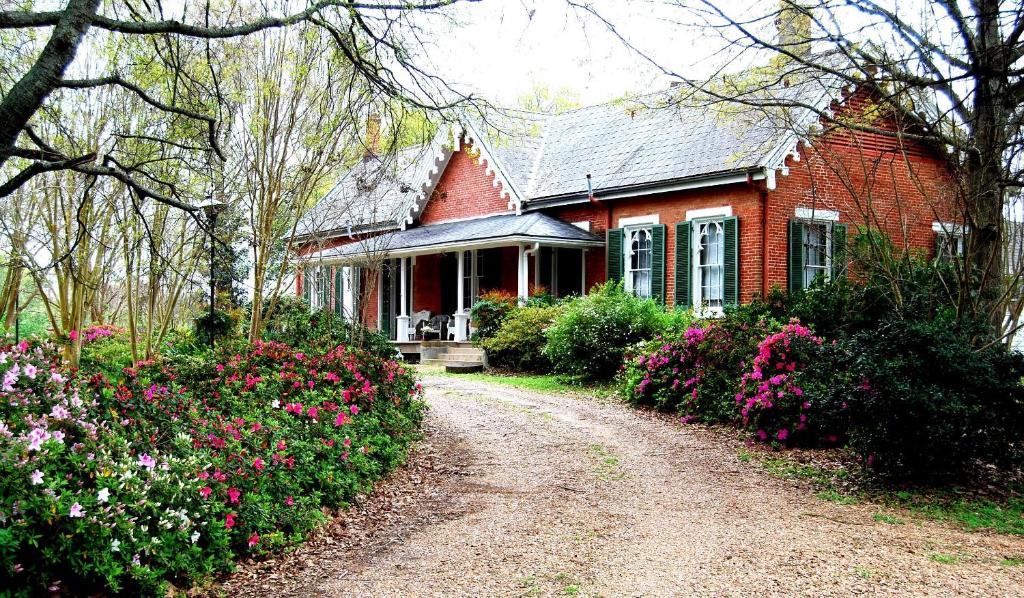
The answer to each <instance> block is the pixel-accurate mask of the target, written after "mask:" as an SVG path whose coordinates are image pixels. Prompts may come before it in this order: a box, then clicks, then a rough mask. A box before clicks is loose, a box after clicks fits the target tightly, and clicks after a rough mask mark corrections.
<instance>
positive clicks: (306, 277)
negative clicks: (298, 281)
mask: <svg viewBox="0 0 1024 598" xmlns="http://www.w3.org/2000/svg"><path fill="white" fill-rule="evenodd" d="M312 270H313V269H312V268H310V267H309V266H306V267H304V268H302V298H303V299H304V300H305V301H306V307H309V305H310V304H311V303H312V302H313V279H312V274H313V272H312Z"/></svg>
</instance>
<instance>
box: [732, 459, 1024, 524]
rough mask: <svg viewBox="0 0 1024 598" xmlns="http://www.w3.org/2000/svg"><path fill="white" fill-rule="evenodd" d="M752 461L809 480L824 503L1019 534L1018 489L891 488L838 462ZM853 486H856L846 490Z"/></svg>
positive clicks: (885, 519) (1023, 493)
mask: <svg viewBox="0 0 1024 598" xmlns="http://www.w3.org/2000/svg"><path fill="white" fill-rule="evenodd" d="M738 457H739V460H740V461H742V462H749V461H751V460H753V459H754V458H755V455H753V454H752V453H750V452H748V451H746V450H742V451H740V452H739V454H738ZM758 461H759V463H760V465H761V467H763V468H764V469H765V471H767V472H768V473H769V474H770V475H773V476H775V477H779V478H784V479H798V480H804V481H807V482H809V483H810V484H811V485H813V486H814V487H815V488H816V489H817V490H818V492H817V494H816V496H817V497H818V498H819V499H822V500H827V501H829V502H834V503H838V504H854V503H857V502H861V501H872V502H877V503H879V504H881V505H884V506H886V507H889V508H892V509H900V510H903V511H905V512H906V513H908V514H910V515H912V516H913V517H916V518H920V519H930V520H934V521H946V522H949V523H953V524H956V525H958V526H960V527H962V528H964V529H966V530H968V531H975V530H989V531H994V532H998V533H1001V534H1009V535H1015V536H1024V488H1016V489H1011V490H1012V491H1013V492H1011V496H1009V497H1007V498H998V499H995V498H982V497H972V496H965V495H964V494H963V493H962V492H961V491H957V490H956V489H938V490H935V489H929V490H925V489H922V490H915V491H909V490H893V489H892V488H887V487H884V486H880V485H878V484H877V483H874V482H871V481H869V480H867V479H864V480H861V479H860V477H859V476H857V474H855V473H853V472H851V470H849V469H846V468H844V467H837V468H826V467H822V466H819V465H814V464H807V463H801V462H799V461H797V460H795V459H793V458H789V457H785V456H782V457H777V456H765V457H762V458H760V459H758ZM858 486H860V487H861V489H860V490H857V491H854V490H850V488H851V487H858ZM873 519H874V521H876V522H878V523H886V524H890V525H902V524H904V523H905V521H904V520H903V519H902V518H900V517H897V516H895V515H889V514H885V513H876V514H875V515H873Z"/></svg>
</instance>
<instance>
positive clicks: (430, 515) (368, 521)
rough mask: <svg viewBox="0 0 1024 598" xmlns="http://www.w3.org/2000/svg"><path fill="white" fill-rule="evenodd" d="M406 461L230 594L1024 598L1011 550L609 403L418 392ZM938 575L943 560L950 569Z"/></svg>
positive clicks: (1023, 580) (252, 567)
mask: <svg viewBox="0 0 1024 598" xmlns="http://www.w3.org/2000/svg"><path fill="white" fill-rule="evenodd" d="M424 386H425V387H426V388H427V400H428V401H429V403H430V407H431V409H430V414H429V416H428V418H427V422H426V430H427V439H426V440H425V441H424V443H422V445H421V446H420V447H419V448H418V449H417V451H416V452H415V453H414V454H413V456H412V459H411V462H410V465H409V466H408V467H407V468H404V469H403V470H401V471H399V472H397V473H396V474H395V475H394V476H393V477H392V479H391V480H389V481H388V482H386V483H384V484H382V486H381V487H380V488H379V489H378V491H377V492H376V493H375V495H374V496H372V497H370V498H368V499H366V500H365V501H364V503H363V504H362V505H360V506H357V507H355V508H353V509H352V510H351V511H350V512H349V513H346V514H345V515H344V516H343V517H340V518H339V519H338V521H337V522H336V523H335V524H334V525H333V526H332V527H329V528H327V529H326V530H325V531H324V532H323V533H322V534H321V535H320V536H319V537H318V538H315V539H313V540H312V541H311V542H309V543H308V544H306V545H304V546H303V547H301V548H300V549H298V550H297V551H296V552H295V553H294V554H291V555H288V556H286V557H281V558H279V559H277V560H274V561H269V562H264V563H257V564H249V565H246V566H243V567H242V568H241V570H240V572H239V573H238V574H236V575H235V576H233V577H232V578H231V579H229V580H228V581H227V582H226V584H225V585H224V586H223V587H222V588H221V590H223V591H224V592H226V593H227V594H229V595H239V594H243V595H261V596H265V595H295V596H311V595H316V594H319V595H324V596H351V595H360V596H364V595H365V596H406V595H408V596H432V595H487V596H491V595H497V596H550V595H574V594H575V595H581V596H590V595H594V596H596V595H601V596H668V595H686V596H692V595H700V596H704V595H707V596H726V595H729V596H732V595H735V596H752V595H757V596H776V595H778V596H782V595H794V594H796V595H808V596H848V595H850V594H886V595H928V596H948V595H975V596H1024V566H1020V565H1018V566H1011V565H1006V564H1003V563H1004V559H1007V558H1014V559H1022V558H1024V539H1022V538H1018V537H1012V536H1001V535H996V534H987V533H977V532H975V533H969V532H964V531H961V530H959V529H956V528H954V527H951V526H948V525H945V524H941V523H931V522H924V523H916V522H909V523H906V524H903V525H893V524H888V523H884V522H878V521H875V520H874V519H873V515H874V514H875V513H877V512H878V508H877V507H876V506H873V505H870V504H856V505H840V504H836V503H833V502H827V501H823V500H820V499H818V498H815V496H814V494H813V491H811V490H809V489H807V488H804V487H800V486H796V485H794V484H793V483H791V482H788V481H786V480H780V479H777V478H774V477H771V476H769V475H767V474H765V473H764V472H762V471H761V469H760V468H759V467H757V466H755V465H752V464H750V463H742V462H741V461H740V460H739V459H738V458H737V445H736V444H735V443H733V442H731V441H729V440H724V439H723V438H722V437H721V435H717V434H714V433H711V432H707V431H703V430H701V429H699V428H695V427H686V428H681V427H680V426H678V425H676V424H674V423H672V422H670V421H666V420H665V419H663V418H659V417H655V416H652V415H650V414H645V413H643V412H638V411H636V410H632V409H629V408H626V407H624V406H622V405H619V404H615V403H611V402H600V401H597V400H594V399H589V398H584V397H573V396H565V395H554V396H552V395H545V394H539V393H534V392H529V391H522V390H517V389H513V388H510V387H505V386H498V385H493V384H488V383H483V382H478V381H471V380H466V379H459V378H450V377H430V376H428V377H427V378H426V379H425V380H424ZM947 556H949V557H955V562H952V563H943V562H938V561H939V560H947V561H948V560H954V559H948V558H945V557H947Z"/></svg>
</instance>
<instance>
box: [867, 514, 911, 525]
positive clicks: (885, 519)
mask: <svg viewBox="0 0 1024 598" xmlns="http://www.w3.org/2000/svg"><path fill="white" fill-rule="evenodd" d="M871 518H872V519H873V520H875V522H877V523H888V524H889V525H903V524H904V523H906V521H904V520H902V519H900V518H899V517H894V516H892V515H888V514H886V513H875V514H874V515H872V516H871Z"/></svg>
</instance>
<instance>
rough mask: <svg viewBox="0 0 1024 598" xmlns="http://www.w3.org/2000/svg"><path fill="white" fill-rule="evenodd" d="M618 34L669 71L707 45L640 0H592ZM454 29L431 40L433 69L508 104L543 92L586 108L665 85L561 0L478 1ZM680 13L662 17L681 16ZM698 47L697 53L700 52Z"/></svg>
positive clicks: (463, 12) (462, 13)
mask: <svg viewBox="0 0 1024 598" xmlns="http://www.w3.org/2000/svg"><path fill="white" fill-rule="evenodd" d="M594 5H595V7H597V8H599V9H600V11H601V14H602V15H604V16H606V17H607V18H609V20H611V21H612V22H613V23H614V24H615V25H616V26H617V27H619V28H620V31H622V32H623V34H624V35H627V36H628V37H629V38H630V39H631V40H633V41H635V42H636V43H638V44H639V43H641V40H642V43H643V44H644V48H643V49H644V50H645V51H650V52H653V53H656V54H657V56H658V58H659V60H664V61H667V62H670V63H673V64H672V66H673V68H681V67H682V66H683V65H684V64H692V63H693V62H696V60H695V59H696V58H697V56H706V55H707V51H708V50H707V49H706V47H707V45H708V44H707V39H706V38H705V39H701V36H699V35H698V34H695V33H694V32H693V30H689V29H686V28H683V27H680V26H679V25H678V24H671V23H668V22H666V21H665V20H663V19H658V18H656V17H655V15H654V14H653V12H654V11H652V5H651V4H649V3H648V2H646V1H644V0H603V1H602V0H597V1H595V2H594ZM454 13H455V14H456V15H457V18H458V19H459V23H460V26H458V27H457V28H456V30H455V32H454V33H453V34H451V35H445V36H443V37H442V38H441V39H438V40H435V43H436V44H437V47H436V48H432V49H431V50H430V56H431V58H433V60H434V63H435V68H436V69H437V71H438V72H439V73H441V74H442V75H443V76H445V77H446V79H447V80H449V81H450V82H453V83H456V84H461V87H462V88H464V89H468V90H472V91H474V92H475V93H482V94H483V95H484V96H485V97H486V98H487V99H490V100H492V101H494V102H497V103H499V104H503V105H512V104H514V103H515V102H516V99H517V98H518V97H519V96H521V95H523V94H528V93H530V92H531V91H533V89H534V87H535V86H546V87H548V88H549V89H551V90H552V91H555V90H558V89H560V88H569V89H572V90H574V91H576V92H577V93H578V94H579V98H580V101H581V102H582V103H583V104H584V105H590V104H595V103H600V102H603V101H607V100H610V99H613V98H616V97H620V96H622V95H623V94H624V93H627V92H645V91H650V90H653V89H662V88H664V87H667V85H668V81H669V80H668V78H666V77H665V76H663V75H661V74H660V73H658V72H657V71H656V69H654V68H653V67H651V66H650V65H649V64H646V63H645V62H644V61H643V60H642V59H641V58H640V57H639V56H637V55H636V54H635V53H633V52H631V51H630V50H629V49H628V48H626V47H625V46H624V45H623V44H622V42H621V41H620V40H619V39H617V38H616V37H615V36H614V35H612V34H611V33H610V32H609V31H608V30H607V29H606V28H605V27H604V25H603V24H601V23H600V22H598V21H597V20H596V19H595V18H593V17H592V16H590V15H585V14H583V13H580V12H578V11H575V10H573V9H571V8H570V7H568V6H567V5H566V3H565V2H564V1H563V0H483V1H482V2H476V3H471V4H465V5H462V6H460V7H458V8H457V9H456V10H455V11H454ZM681 13H682V11H679V10H678V9H676V10H674V11H672V12H671V13H665V12H664V11H663V15H662V16H675V17H679V16H681ZM702 45H703V47H702Z"/></svg>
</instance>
